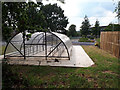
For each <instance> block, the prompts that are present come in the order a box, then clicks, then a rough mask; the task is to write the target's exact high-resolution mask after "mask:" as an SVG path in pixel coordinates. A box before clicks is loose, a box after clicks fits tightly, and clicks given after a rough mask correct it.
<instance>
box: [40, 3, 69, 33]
mask: <svg viewBox="0 0 120 90" xmlns="http://www.w3.org/2000/svg"><path fill="white" fill-rule="evenodd" d="M41 10H42V12H43V15H44V16H45V19H46V21H47V29H50V30H51V31H54V32H57V31H59V30H64V29H65V28H66V26H67V24H68V19H67V17H66V16H64V10H62V9H61V7H59V6H57V4H53V5H51V4H48V5H45V6H43V7H41Z"/></svg>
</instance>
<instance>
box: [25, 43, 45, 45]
mask: <svg viewBox="0 0 120 90" xmlns="http://www.w3.org/2000/svg"><path fill="white" fill-rule="evenodd" d="M25 45H45V44H42V43H40V44H25Z"/></svg>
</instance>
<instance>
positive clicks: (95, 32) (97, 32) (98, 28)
mask: <svg viewBox="0 0 120 90" xmlns="http://www.w3.org/2000/svg"><path fill="white" fill-rule="evenodd" d="M99 25H100V24H99V21H98V20H97V21H96V22H95V27H94V28H93V29H92V33H93V35H95V37H96V38H97V35H99V36H100V26H99Z"/></svg>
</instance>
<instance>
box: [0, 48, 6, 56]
mask: <svg viewBox="0 0 120 90" xmlns="http://www.w3.org/2000/svg"><path fill="white" fill-rule="evenodd" d="M4 50H5V46H0V54H1V55H3V54H4Z"/></svg>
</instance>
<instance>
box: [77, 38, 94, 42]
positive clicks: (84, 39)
mask: <svg viewBox="0 0 120 90" xmlns="http://www.w3.org/2000/svg"><path fill="white" fill-rule="evenodd" d="M79 42H94V40H90V39H89V38H80V39H79Z"/></svg>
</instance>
